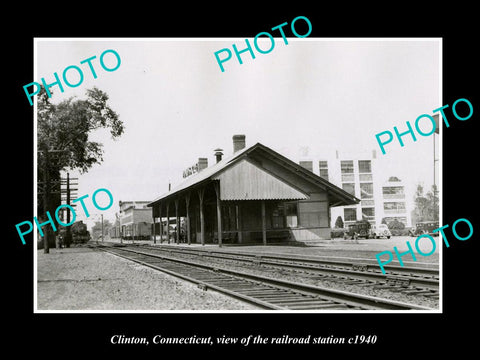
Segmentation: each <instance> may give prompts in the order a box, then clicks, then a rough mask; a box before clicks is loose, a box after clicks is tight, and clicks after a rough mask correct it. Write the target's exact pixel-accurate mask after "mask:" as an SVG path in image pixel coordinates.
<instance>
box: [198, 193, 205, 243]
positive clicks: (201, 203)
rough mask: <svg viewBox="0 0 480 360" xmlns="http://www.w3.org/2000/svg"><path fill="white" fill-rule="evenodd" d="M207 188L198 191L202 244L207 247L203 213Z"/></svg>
mask: <svg viewBox="0 0 480 360" xmlns="http://www.w3.org/2000/svg"><path fill="white" fill-rule="evenodd" d="M204 195H205V188H201V189H198V200H199V202H200V242H201V243H202V245H205V215H204V213H203V196H204Z"/></svg>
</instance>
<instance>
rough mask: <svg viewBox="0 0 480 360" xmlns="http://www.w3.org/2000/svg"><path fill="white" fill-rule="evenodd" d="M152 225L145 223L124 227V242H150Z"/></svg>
mask: <svg viewBox="0 0 480 360" xmlns="http://www.w3.org/2000/svg"><path fill="white" fill-rule="evenodd" d="M151 238H152V224H149V223H147V222H145V221H143V222H138V223H134V224H130V225H125V226H124V233H123V234H122V239H123V240H150V239H151Z"/></svg>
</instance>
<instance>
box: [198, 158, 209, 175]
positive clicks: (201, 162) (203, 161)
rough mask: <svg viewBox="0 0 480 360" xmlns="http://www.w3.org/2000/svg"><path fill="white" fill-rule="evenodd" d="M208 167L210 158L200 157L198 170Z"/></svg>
mask: <svg viewBox="0 0 480 360" xmlns="http://www.w3.org/2000/svg"><path fill="white" fill-rule="evenodd" d="M207 167H208V159H207V158H198V172H200V171H202V170H204V169H206V168H207Z"/></svg>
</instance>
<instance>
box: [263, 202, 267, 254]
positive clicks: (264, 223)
mask: <svg viewBox="0 0 480 360" xmlns="http://www.w3.org/2000/svg"><path fill="white" fill-rule="evenodd" d="M262 238H263V245H267V222H266V217H265V200H262Z"/></svg>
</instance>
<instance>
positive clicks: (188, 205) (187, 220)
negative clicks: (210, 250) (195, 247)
mask: <svg viewBox="0 0 480 360" xmlns="http://www.w3.org/2000/svg"><path fill="white" fill-rule="evenodd" d="M189 207H190V193H188V194H187V195H186V196H185V208H186V212H187V217H186V218H185V226H186V228H187V243H188V245H190V244H191V235H190V211H189Z"/></svg>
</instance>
